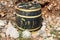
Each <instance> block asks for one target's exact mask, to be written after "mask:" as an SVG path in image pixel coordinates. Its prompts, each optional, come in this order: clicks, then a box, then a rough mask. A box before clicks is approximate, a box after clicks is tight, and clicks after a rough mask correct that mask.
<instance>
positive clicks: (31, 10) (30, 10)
mask: <svg viewBox="0 0 60 40" xmlns="http://www.w3.org/2000/svg"><path fill="white" fill-rule="evenodd" d="M16 9H17V10H20V11H24V12H34V11H38V10H40V9H41V8H37V9H22V8H17V7H16Z"/></svg>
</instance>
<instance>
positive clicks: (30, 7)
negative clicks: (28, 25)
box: [17, 2, 41, 12]
mask: <svg viewBox="0 0 60 40" xmlns="http://www.w3.org/2000/svg"><path fill="white" fill-rule="evenodd" d="M17 9H18V10H21V11H28V12H30V11H36V10H40V9H41V5H40V4H39V3H36V2H27V3H26V2H23V3H19V4H18V5H17Z"/></svg>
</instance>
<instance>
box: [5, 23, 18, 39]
mask: <svg viewBox="0 0 60 40" xmlns="http://www.w3.org/2000/svg"><path fill="white" fill-rule="evenodd" d="M6 35H7V36H8V35H10V37H12V38H18V37H19V33H18V31H17V29H16V28H14V26H13V25H12V24H11V22H9V23H8V25H7V30H6Z"/></svg>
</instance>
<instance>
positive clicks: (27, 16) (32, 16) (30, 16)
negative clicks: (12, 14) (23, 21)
mask: <svg viewBox="0 0 60 40" xmlns="http://www.w3.org/2000/svg"><path fill="white" fill-rule="evenodd" d="M16 15H17V16H19V17H22V18H37V17H40V16H41V15H42V14H39V15H37V16H24V15H19V14H16Z"/></svg>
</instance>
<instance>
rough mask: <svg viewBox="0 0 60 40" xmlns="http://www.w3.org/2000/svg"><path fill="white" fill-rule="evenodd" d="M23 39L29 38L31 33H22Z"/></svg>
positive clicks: (26, 31)
mask: <svg viewBox="0 0 60 40" xmlns="http://www.w3.org/2000/svg"><path fill="white" fill-rule="evenodd" d="M22 37H23V38H31V33H30V32H29V31H28V30H25V31H23V32H22Z"/></svg>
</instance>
